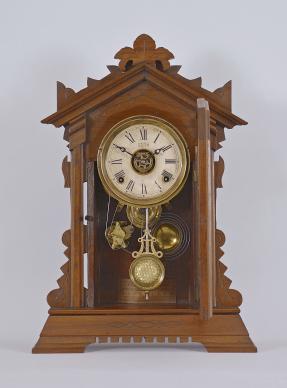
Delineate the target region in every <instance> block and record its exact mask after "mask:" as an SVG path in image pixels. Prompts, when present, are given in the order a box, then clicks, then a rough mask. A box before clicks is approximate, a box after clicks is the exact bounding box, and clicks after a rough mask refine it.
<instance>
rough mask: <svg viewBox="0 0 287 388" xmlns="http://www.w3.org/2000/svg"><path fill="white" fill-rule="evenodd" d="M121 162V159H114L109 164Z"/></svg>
mask: <svg viewBox="0 0 287 388" xmlns="http://www.w3.org/2000/svg"><path fill="white" fill-rule="evenodd" d="M122 163H123V159H114V160H112V161H111V164H122Z"/></svg>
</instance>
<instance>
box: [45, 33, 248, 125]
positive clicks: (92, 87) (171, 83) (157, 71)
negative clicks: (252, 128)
mask: <svg viewBox="0 0 287 388" xmlns="http://www.w3.org/2000/svg"><path fill="white" fill-rule="evenodd" d="M173 58H174V56H173V54H172V53H171V52H170V51H169V50H167V49H166V48H163V47H158V48H156V44H155V42H154V40H153V39H152V38H151V37H150V36H148V35H146V34H142V35H140V36H138V37H137V38H136V40H135V41H134V44H133V48H131V47H124V48H122V49H121V50H119V51H118V52H117V53H116V55H115V59H119V60H120V62H119V65H118V66H114V65H112V66H107V67H108V70H109V71H110V74H108V75H107V76H105V77H104V78H102V79H100V80H96V79H93V78H88V79H87V87H86V88H84V89H82V90H80V91H79V92H77V93H76V92H75V91H74V90H73V89H71V88H67V87H66V86H65V85H64V84H63V83H61V82H57V112H55V113H53V114H52V115H50V116H48V117H46V118H45V119H43V120H42V123H44V124H53V125H55V126H56V127H60V126H62V125H67V124H68V123H69V122H70V121H71V120H73V119H75V118H76V117H79V116H80V115H83V114H85V113H86V112H87V111H89V110H91V109H95V108H96V107H97V106H98V105H102V104H103V103H105V102H106V101H108V100H110V99H111V98H112V97H113V96H116V95H118V94H119V93H123V92H125V90H127V89H130V88H131V87H133V86H135V85H137V84H138V83H139V82H142V81H148V82H150V83H152V84H154V85H155V86H158V87H160V88H161V89H162V90H164V91H166V92H168V93H170V94H173V95H174V96H176V97H177V98H181V99H182V101H183V102H184V103H187V104H189V105H191V106H196V100H197V99H198V98H205V99H207V101H208V102H209V106H210V114H211V117H212V118H213V119H215V120H216V121H218V122H219V123H220V124H221V125H223V126H225V127H227V128H232V127H234V126H235V125H245V124H247V122H246V121H244V120H242V119H241V118H239V117H237V116H235V115H234V114H233V113H232V112H231V90H232V85H231V81H229V82H227V83H226V84H225V85H224V86H222V87H220V88H218V89H216V90H215V91H213V92H210V91H208V90H206V89H204V88H202V87H201V78H196V79H187V78H185V77H183V76H181V75H180V74H178V72H179V70H180V68H181V66H178V65H177V66H171V65H170V62H169V61H170V60H171V59H173Z"/></svg>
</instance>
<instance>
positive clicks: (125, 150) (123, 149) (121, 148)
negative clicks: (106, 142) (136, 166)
mask: <svg viewBox="0 0 287 388" xmlns="http://www.w3.org/2000/svg"><path fill="white" fill-rule="evenodd" d="M113 145H114V146H115V147H116V148H118V149H119V150H120V151H122V152H126V153H127V154H129V155H131V156H133V154H131V153H130V152H129V151H127V149H126V148H125V147H121V146H118V145H116V144H115V143H113Z"/></svg>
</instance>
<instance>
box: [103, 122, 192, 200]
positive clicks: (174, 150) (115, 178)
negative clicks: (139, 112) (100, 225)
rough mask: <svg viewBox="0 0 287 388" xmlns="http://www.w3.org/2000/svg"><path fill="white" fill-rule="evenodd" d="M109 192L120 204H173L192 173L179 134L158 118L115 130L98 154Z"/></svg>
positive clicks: (123, 124) (117, 125) (104, 141)
mask: <svg viewBox="0 0 287 388" xmlns="http://www.w3.org/2000/svg"><path fill="white" fill-rule="evenodd" d="M97 161H98V163H97V165H98V171H99V175H100V178H101V181H102V183H103V186H104V188H105V190H106V192H107V193H108V194H109V195H111V196H112V197H113V198H115V199H116V200H118V201H119V202H120V203H122V204H125V205H130V206H138V207H151V206H157V205H161V204H164V203H166V202H168V201H170V200H171V199H172V198H173V197H174V196H175V195H177V194H178V193H179V192H180V190H181V189H182V187H183V185H184V183H185V181H186V179H187V176H188V171H189V152H188V149H187V145H186V143H185V141H184V139H183V137H182V135H181V134H180V133H179V132H178V130H177V129H176V128H175V127H174V126H173V125H172V124H170V123H168V122H167V121H165V120H163V119H161V118H158V117H154V116H134V117H130V118H127V119H125V120H123V121H121V122H119V123H118V124H116V125H115V126H114V127H112V128H111V129H110V130H109V131H108V133H107V134H106V135H105V137H104V138H103V140H102V142H101V145H100V147H99V152H98V159H97Z"/></svg>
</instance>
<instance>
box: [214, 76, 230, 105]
mask: <svg viewBox="0 0 287 388" xmlns="http://www.w3.org/2000/svg"><path fill="white" fill-rule="evenodd" d="M231 89H232V82H231V81H228V82H227V83H226V84H225V85H223V86H222V87H221V88H218V89H216V90H215V91H214V92H213V93H214V94H215V95H216V96H217V97H218V100H219V101H220V103H221V105H223V106H225V108H227V109H228V110H230V111H231Z"/></svg>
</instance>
